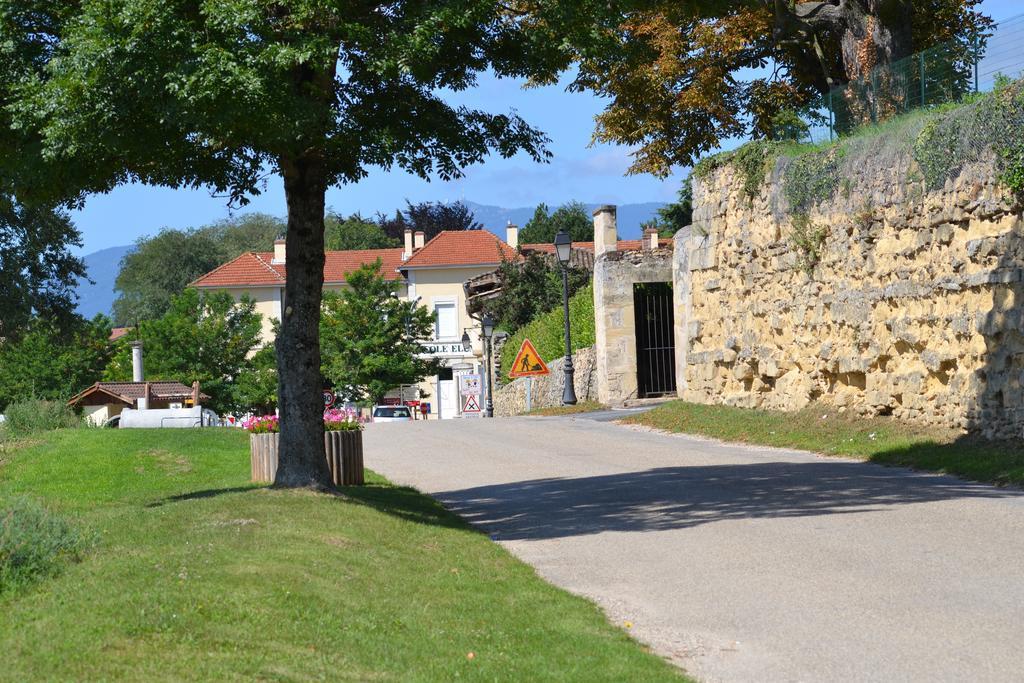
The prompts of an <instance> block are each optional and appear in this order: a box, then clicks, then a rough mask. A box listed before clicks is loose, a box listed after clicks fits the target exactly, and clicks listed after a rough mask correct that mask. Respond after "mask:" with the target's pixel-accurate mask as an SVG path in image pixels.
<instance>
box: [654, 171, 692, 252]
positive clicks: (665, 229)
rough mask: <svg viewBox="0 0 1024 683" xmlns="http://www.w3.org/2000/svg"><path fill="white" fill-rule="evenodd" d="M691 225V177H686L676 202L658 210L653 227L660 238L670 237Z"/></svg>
mask: <svg viewBox="0 0 1024 683" xmlns="http://www.w3.org/2000/svg"><path fill="white" fill-rule="evenodd" d="M691 223H693V177H692V176H686V179H685V180H683V184H682V186H681V187H680V188H679V196H678V197H677V198H676V201H674V202H672V203H671V204H666V205H665V206H663V207H661V208H660V209H658V219H657V222H656V223H655V227H656V228H658V234H659V235H661V236H662V237H671V236H672V235H674V234H676V233H677V232H679V231H680V230H682V229H683V228H685V227H686V226H688V225H690V224H691Z"/></svg>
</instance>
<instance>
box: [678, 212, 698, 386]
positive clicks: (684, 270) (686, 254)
mask: <svg viewBox="0 0 1024 683" xmlns="http://www.w3.org/2000/svg"><path fill="white" fill-rule="evenodd" d="M692 234H693V228H692V227H691V226H687V227H685V228H683V229H682V230H680V231H679V232H677V233H676V234H675V236H674V237H673V238H672V243H673V254H672V296H673V299H674V301H673V307H674V310H673V314H674V318H673V323H674V327H675V344H676V394H677V395H678V396H679V397H680V398H682V397H683V392H685V391H686V354H687V351H688V349H689V348H690V339H691V334H690V332H691V329H690V308H691V306H692V301H691V298H690V249H691V244H690V242H691V235H692ZM699 326H700V323H698V322H694V329H693V330H692V331H693V332H694V335H693V336H698V335H699V334H700V330H699Z"/></svg>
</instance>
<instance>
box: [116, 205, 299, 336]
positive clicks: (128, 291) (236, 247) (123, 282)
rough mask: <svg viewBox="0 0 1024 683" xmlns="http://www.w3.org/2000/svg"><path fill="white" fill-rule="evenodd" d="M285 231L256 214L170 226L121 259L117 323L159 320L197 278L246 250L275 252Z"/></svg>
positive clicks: (279, 223)
mask: <svg viewBox="0 0 1024 683" xmlns="http://www.w3.org/2000/svg"><path fill="white" fill-rule="evenodd" d="M284 230H285V224H284V222H283V221H282V220H281V219H279V218H274V217H273V216H268V215H266V214H260V213H251V214H246V215H243V216H239V217H236V218H229V219H226V220H223V221H219V222H217V223H213V224H211V225H206V226H203V227H201V228H192V229H188V230H172V229H169V228H165V229H163V230H161V231H160V232H159V233H158V234H156V235H154V236H153V237H142V238H140V239H139V240H138V241H137V242H136V243H135V249H134V250H133V251H132V252H131V253H129V254H128V255H127V256H125V257H124V259H123V260H122V261H121V271H120V273H119V274H118V276H117V283H116V286H117V291H118V297H117V299H116V300H115V301H114V320H115V322H116V323H117V324H119V325H136V324H138V323H139V322H140V321H142V320H154V319H156V318H159V317H160V316H162V315H163V314H164V313H165V312H166V311H167V310H168V309H169V308H170V305H171V299H172V298H173V297H175V296H177V295H178V294H181V293H182V292H183V291H185V288H186V287H188V285H189V284H190V283H192V282H193V281H195V280H196V279H197V278H199V277H201V276H203V275H205V274H206V273H208V272H210V271H211V270H213V269H214V268H216V267H217V266H219V265H221V264H222V263H225V262H226V261H229V260H231V259H233V258H235V257H236V256H238V255H239V254H242V253H244V252H246V251H270V250H271V249H272V248H273V244H274V240H275V239H276V238H277V237H279V236H281V235H283V234H284Z"/></svg>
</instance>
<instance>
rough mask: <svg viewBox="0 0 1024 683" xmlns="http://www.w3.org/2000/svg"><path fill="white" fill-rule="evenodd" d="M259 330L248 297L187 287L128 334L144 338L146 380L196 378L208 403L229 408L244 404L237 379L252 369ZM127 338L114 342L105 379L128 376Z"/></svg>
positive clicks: (218, 408) (188, 381)
mask: <svg viewBox="0 0 1024 683" xmlns="http://www.w3.org/2000/svg"><path fill="white" fill-rule="evenodd" d="M261 329H262V317H261V316H260V314H259V313H257V312H256V305H255V304H254V303H253V302H252V300H250V299H248V298H243V299H242V300H241V301H239V302H236V301H235V298H234V297H233V296H231V294H229V293H228V292H223V291H221V292H199V291H198V290H196V289H194V288H189V289H186V290H185V291H184V292H183V293H181V294H179V295H177V296H174V297H171V305H170V308H169V309H168V310H167V311H166V312H165V313H164V314H163V315H162V316H161V317H159V318H157V319H155V320H145V321H142V322H141V323H140V324H139V327H138V329H136V330H135V331H134V332H133V333H132V334H131V338H132V339H141V340H142V342H143V347H144V349H145V358H146V360H145V371H146V379H148V380H158V379H162V380H176V381H179V382H183V383H185V384H191V383H192V382H199V384H200V385H201V386H202V389H203V393H205V394H207V395H209V396H210V399H211V400H210V401H209V403H208V405H209V407H210V408H212V409H213V410H216V411H217V412H232V411H235V410H240V409H245V408H248V407H249V406H247V405H246V404H245V400H246V399H243V398H240V397H239V396H238V394H237V391H238V384H237V380H238V378H239V377H240V376H241V375H242V374H243V373H244V372H246V371H248V370H250V369H251V365H250V363H249V358H250V354H251V353H252V352H253V351H254V350H256V349H257V348H258V347H259V342H260V331H261ZM128 341H129V340H128V338H124V342H122V343H121V344H119V348H118V351H117V354H116V356H115V357H114V359H113V360H112V361H111V363H110V366H109V367H108V368H107V371H106V379H108V380H110V381H119V382H125V381H129V380H131V377H132V360H131V348H130V346H129V344H128Z"/></svg>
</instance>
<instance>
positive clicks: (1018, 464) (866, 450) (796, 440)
mask: <svg viewBox="0 0 1024 683" xmlns="http://www.w3.org/2000/svg"><path fill="white" fill-rule="evenodd" d="M622 421H623V422H625V423H630V424H638V425H646V426H648V427H654V428H656V429H663V430H665V431H669V432H685V433H689V434H701V435H704V436H710V437H714V438H717V439H722V440H724V441H735V442H740V443H751V444H759V445H764V446H778V447H782V448H799V449H802V450H808V451H815V452H818V453H824V454H826V455H844V456H851V457H857V458H864V459H866V460H871V461H872V462H877V463H882V464H886V465H901V466H904V467H912V468H914V469H919V470H926V471H931V472H945V473H948V474H955V475H957V476H961V477H965V478H967V479H974V480H976V481H983V482H990V483H994V484H1015V485H1024V444H1022V443H1020V442H992V441H985V440H983V439H979V438H976V437H965V436H961V435H959V434H958V433H955V432H953V431H947V430H941V429H931V428H924V427H916V426H913V425H907V424H902V423H899V422H897V421H895V420H893V419H891V418H884V417H879V418H858V417H855V416H848V415H840V414H838V413H836V412H835V411H834V410H830V409H828V408H826V407H822V406H819V407H816V408H808V409H805V410H802V411H800V412H796V413H781V412H773V411H766V410H747V409H743V408H730V407H728V406H708V405H698V404H693V403H685V402H683V401H673V402H671V403H666V404H664V405H662V406H658V407H657V408H655V409H654V410H651V411H649V412H646V413H640V414H639V415H631V416H629V417H627V418H624V419H623V420H622Z"/></svg>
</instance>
